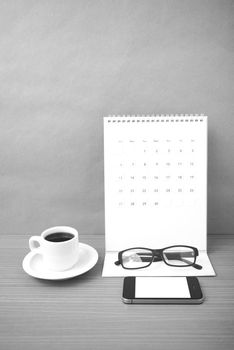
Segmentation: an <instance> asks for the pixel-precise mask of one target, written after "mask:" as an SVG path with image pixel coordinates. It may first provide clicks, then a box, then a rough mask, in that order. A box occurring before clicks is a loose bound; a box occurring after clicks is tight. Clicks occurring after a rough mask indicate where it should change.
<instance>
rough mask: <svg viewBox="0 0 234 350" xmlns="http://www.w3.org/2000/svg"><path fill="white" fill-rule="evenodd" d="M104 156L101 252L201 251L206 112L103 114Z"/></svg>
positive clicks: (204, 217)
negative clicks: (183, 248) (103, 247)
mask: <svg viewBox="0 0 234 350" xmlns="http://www.w3.org/2000/svg"><path fill="white" fill-rule="evenodd" d="M104 160H105V237H106V252H112V253H113V252H114V254H115V252H118V251H120V250H124V249H127V248H130V247H148V248H154V249H155V248H163V247H166V246H170V245H178V244H181V245H190V246H194V247H197V248H198V249H199V251H206V249H207V233H206V225H207V199H206V198H207V117H205V116H189V115H188V116H150V117H148V116H139V117H138V116H126V117H125V116H123V117H121V116H111V117H105V118H104ZM112 255H113V254H112ZM107 260H108V259H107ZM208 260H209V259H208ZM109 264H111V262H109ZM113 268H114V267H113ZM118 271H119V270H118Z"/></svg>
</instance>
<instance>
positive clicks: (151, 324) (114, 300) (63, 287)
mask: <svg viewBox="0 0 234 350" xmlns="http://www.w3.org/2000/svg"><path fill="white" fill-rule="evenodd" d="M28 238H29V237H28V236H26V235H1V236H0V250H1V251H0V271H1V273H0V276H1V279H0V302H1V309H0V349H1V350H8V349H17V350H21V349H22V350H27V349H30V350H34V349H49V350H53V349H56V350H58V349H64V350H66V349H76V350H78V349H79V350H81V349H92V350H98V349H102V350H103V349H112V350H114V349H121V350H122V349H134V350H138V349H144V350H147V349H165V350H170V349H173V350H177V349H178V350H183V349H186V350H188V349H189V350H193V349H199V350H206V349H211V350H215V349H217V350H226V349H230V350H231V349H233V348H234V235H233V236H232V235H213V236H212V235H211V236H209V238H208V246H209V256H210V258H211V261H212V263H213V265H214V268H215V270H216V272H217V276H216V277H200V278H199V280H200V284H201V286H202V289H203V292H204V294H205V297H206V300H205V302H204V304H201V305H126V304H123V303H122V301H121V293H122V284H123V279H122V278H102V277H101V272H102V265H103V256H104V236H103V235H95V236H94V235H83V236H81V239H80V240H81V242H84V243H87V244H90V245H92V246H93V247H95V248H96V249H97V251H98V253H99V260H98V263H97V265H96V266H95V267H94V268H93V269H92V270H91V271H90V272H88V273H86V274H84V275H83V276H80V277H77V278H74V279H71V280H67V281H60V282H59V281H44V280H38V279H34V278H32V277H30V276H28V275H27V274H26V273H25V272H24V271H23V269H22V267H21V264H22V260H23V258H24V256H25V255H26V254H27V252H28V242H27V241H28Z"/></svg>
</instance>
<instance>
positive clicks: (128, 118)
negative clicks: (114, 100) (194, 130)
mask: <svg viewBox="0 0 234 350" xmlns="http://www.w3.org/2000/svg"><path fill="white" fill-rule="evenodd" d="M105 118H106V121H107V123H150V122H151V123H154V122H156V123H158V122H161V123H178V122H203V121H204V120H205V119H206V116H205V115H204V114H160V115H129V114H128V115H109V116H108V117H105Z"/></svg>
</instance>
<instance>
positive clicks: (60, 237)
mask: <svg viewBox="0 0 234 350" xmlns="http://www.w3.org/2000/svg"><path fill="white" fill-rule="evenodd" d="M73 237H74V235H73V234H72V233H68V232H55V233H50V234H49V235H48V236H46V237H45V240H46V241H49V242H65V241H69V240H70V239H72V238H73Z"/></svg>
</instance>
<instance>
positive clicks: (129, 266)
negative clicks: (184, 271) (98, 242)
mask: <svg viewBox="0 0 234 350" xmlns="http://www.w3.org/2000/svg"><path fill="white" fill-rule="evenodd" d="M197 256H198V250H197V248H194V247H190V246H187V245H173V246H171V247H166V248H163V249H149V248H141V247H137V248H130V249H126V250H122V251H121V252H119V253H118V260H117V261H116V262H115V265H122V267H123V268H124V269H126V270H136V269H144V268H145V267H148V266H150V265H151V264H152V263H153V262H157V261H164V263H165V264H167V265H168V266H175V267H188V266H192V267H194V268H195V269H198V270H201V269H202V266H201V265H198V264H196V259H197Z"/></svg>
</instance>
